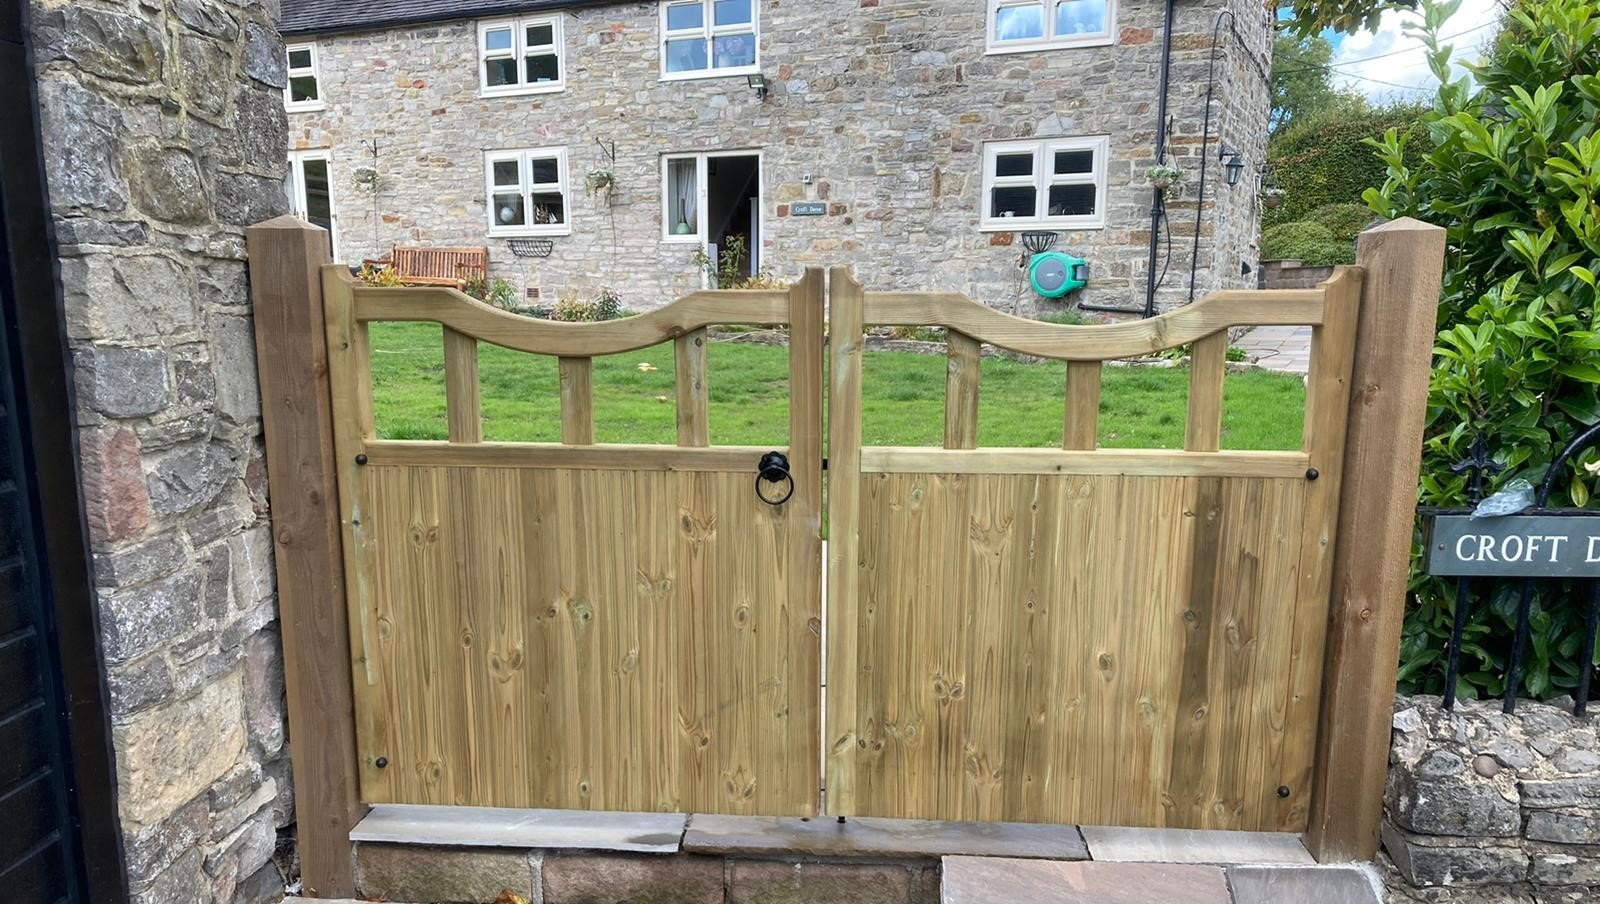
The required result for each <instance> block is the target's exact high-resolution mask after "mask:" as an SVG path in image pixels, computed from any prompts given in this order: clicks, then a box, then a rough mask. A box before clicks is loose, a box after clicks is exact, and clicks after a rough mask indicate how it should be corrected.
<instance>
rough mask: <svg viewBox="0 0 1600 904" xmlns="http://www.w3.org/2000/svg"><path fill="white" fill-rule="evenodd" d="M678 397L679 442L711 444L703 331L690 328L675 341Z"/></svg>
mask: <svg viewBox="0 0 1600 904" xmlns="http://www.w3.org/2000/svg"><path fill="white" fill-rule="evenodd" d="M673 361H674V362H675V364H676V371H677V372H676V374H675V378H676V379H675V385H676V387H677V396H678V445H680V446H695V447H701V446H709V445H711V415H710V412H711V387H710V386H709V384H707V382H706V331H705V330H704V329H699V330H691V331H690V332H687V333H685V334H683V335H682V336H679V337H678V338H677V339H676V340H675V341H674V348H673Z"/></svg>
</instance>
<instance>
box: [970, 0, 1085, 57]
mask: <svg viewBox="0 0 1600 904" xmlns="http://www.w3.org/2000/svg"><path fill="white" fill-rule="evenodd" d="M1116 25H1117V0H989V42H988V43H989V52H990V53H1020V52H1023V51H1028V50H1051V49H1055V48H1058V47H1095V46H1102V45H1106V44H1113V43H1116V35H1115V29H1116Z"/></svg>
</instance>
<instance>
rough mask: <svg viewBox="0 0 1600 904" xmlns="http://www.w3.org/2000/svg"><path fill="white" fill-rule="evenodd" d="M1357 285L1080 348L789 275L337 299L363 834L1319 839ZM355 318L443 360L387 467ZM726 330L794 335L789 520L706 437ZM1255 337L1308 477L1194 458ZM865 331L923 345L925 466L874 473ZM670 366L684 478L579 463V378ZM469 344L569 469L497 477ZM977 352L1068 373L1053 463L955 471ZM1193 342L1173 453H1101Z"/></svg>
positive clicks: (602, 454) (635, 458) (1177, 315)
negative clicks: (1147, 359) (486, 827)
mask: <svg viewBox="0 0 1600 904" xmlns="http://www.w3.org/2000/svg"><path fill="white" fill-rule="evenodd" d="M1361 282H1362V271H1361V270H1359V269H1356V268H1346V269H1342V270H1341V271H1339V273H1338V274H1337V275H1336V276H1335V277H1334V278H1333V279H1332V280H1331V281H1330V282H1329V283H1326V284H1324V285H1323V286H1322V287H1320V288H1317V289H1312V290H1300V291H1280V292H1225V293H1221V294H1217V295H1213V296H1211V297H1208V298H1206V299H1204V300H1202V301H1200V302H1198V303H1196V304H1194V305H1192V306H1189V307H1187V308H1184V309H1182V310H1179V311H1176V312H1174V313H1170V314H1167V315H1164V316H1162V317H1159V318H1156V319H1153V320H1147V321H1143V322H1138V323H1124V324H1116V325H1105V326H1088V327H1073V326H1056V325H1050V324H1043V323H1038V322H1034V321H1028V320H1021V319H1018V318H1014V317H1010V316H1008V315H1005V314H1002V313H999V312H996V311H993V310H990V309H988V308H986V307H984V306H982V305H980V304H978V303H976V302H974V301H972V300H971V299H968V298H966V297H964V296H960V295H944V294H900V293H878V292H865V291H863V290H862V287H861V285H860V284H859V283H857V282H856V281H855V280H854V279H853V278H852V276H851V275H850V273H849V272H848V271H846V270H839V269H836V270H834V271H833V272H832V274H831V277H830V279H829V286H828V288H827V290H826V291H825V288H824V273H823V272H822V271H821V270H811V271H808V272H807V273H806V275H805V277H804V278H803V279H802V280H801V281H800V282H799V283H798V284H796V285H795V286H793V287H792V288H791V289H790V290H788V291H760V292H702V293H696V294H693V295H689V296H687V297H684V298H681V299H679V300H677V301H675V302H673V303H672V304H671V305H668V306H667V307H665V308H663V309H661V310H658V311H654V312H651V313H648V314H644V315H642V316H639V317H634V318H630V319H626V320H620V321H613V322H609V323H599V324H582V325H577V324H561V323H551V322H544V321H537V320H531V319H526V318H521V317H516V316H513V315H511V314H507V313H504V312H501V311H498V310H495V309H493V308H490V307H488V306H486V305H483V304H480V303H478V302H476V301H473V300H471V299H469V298H467V297H466V296H463V295H460V294H459V293H456V292H454V291H451V290H448V289H386V288H372V287H364V286H359V285H356V284H354V283H352V282H351V281H350V279H349V277H348V275H347V272H346V271H344V270H343V269H342V268H339V267H328V268H325V269H324V271H323V297H324V300H325V310H326V317H327V329H328V348H329V356H330V378H331V392H332V397H333V424H334V434H335V444H336V454H337V460H338V478H339V496H340V504H341V509H342V521H343V524H344V530H345V536H344V545H343V548H344V555H345V582H346V586H347V589H348V594H347V602H348V613H349V620H350V632H351V643H350V645H351V648H352V651H353V656H352V659H353V676H354V685H355V688H354V689H355V710H356V720H357V731H356V735H357V738H356V741H357V751H358V754H359V760H360V765H359V784H360V793H361V798H362V800H364V801H366V802H368V803H394V802H398V803H432V804H458V805H491V806H503V807H555V808H580V809H605V810H667V811H688V812H714V813H737V814H768V815H812V814H816V813H818V812H819V809H820V810H821V811H823V812H826V813H828V814H830V815H832V814H837V815H871V816H891V817H915V818H936V819H952V820H1021V821H1045V822H1063V823H1068V822H1078V823H1103V824H1121V825H1152V826H1181V827H1193V828H1232V829H1250V830H1292V831H1299V830H1302V829H1304V828H1305V827H1306V825H1307V812H1308V801H1309V799H1310V797H1311V792H1310V786H1311V784H1312V772H1313V762H1314V759H1315V748H1316V741H1317V731H1318V706H1319V700H1320V698H1321V693H1322V690H1323V684H1324V667H1323V662H1324V649H1325V641H1326V633H1327V629H1328V624H1329V613H1330V582H1331V565H1330V563H1331V560H1332V550H1333V543H1334V540H1335V537H1334V534H1335V531H1336V527H1337V523H1338V515H1339V512H1338V508H1339V504H1338V500H1339V498H1340V493H1339V484H1340V478H1341V474H1340V472H1341V469H1342V462H1343V456H1344V443H1345V425H1346V424H1345V422H1346V416H1347V411H1348V409H1349V401H1350V400H1349V393H1350V375H1351V367H1352V357H1353V354H1354V351H1355V336H1356V323H1357V309H1358V306H1359V304H1360V300H1361V295H1362V293H1361ZM825 307H826V309H827V314H826V317H825V315H824V309H825ZM380 321H431V322H436V323H439V324H442V326H443V340H444V365H445V383H446V396H447V404H448V423H449V440H448V441H447V442H402V441H392V440H382V439H378V438H377V435H376V432H375V429H374V416H373V401H372V386H371V370H370V355H371V352H370V348H369V342H368V334H367V325H368V324H369V323H373V322H380ZM721 323H760V324H770V325H782V326H785V327H787V330H788V338H789V342H788V353H789V395H790V403H791V404H790V414H789V444H788V446H787V447H786V448H785V449H783V450H782V451H785V452H786V454H787V456H788V461H789V466H790V473H791V475H792V478H793V483H794V486H793V490H794V492H793V495H792V496H791V497H790V498H788V500H787V501H786V502H783V503H781V504H777V505H774V504H770V503H768V502H765V501H762V500H761V499H760V498H758V496H757V494H756V492H755V490H756V489H757V478H756V471H757V464H758V461H759V460H760V459H761V457H762V455H763V453H765V452H768V451H769V449H767V448H765V447H762V448H754V447H745V448H740V447H728V446H715V445H712V444H711V443H710V441H709V430H708V423H707V409H708V390H709V381H714V380H716V379H718V378H719V376H723V375H721V374H718V373H716V372H710V373H708V372H707V366H706V360H707V354H706V352H707V349H706V342H707V337H706V330H707V327H709V326H712V325H715V324H721ZM1258 324H1268V325H1272V324H1309V325H1311V326H1313V327H1314V328H1315V329H1314V340H1313V352H1312V361H1311V373H1310V377H1309V380H1308V384H1307V385H1308V393H1307V401H1306V411H1305V428H1304V441H1303V446H1302V448H1301V449H1300V450H1299V451H1287V452H1236V451H1223V450H1221V449H1220V448H1219V440H1220V438H1221V433H1222V428H1221V424H1222V395H1223V392H1222V390H1223V378H1224V372H1225V360H1226V350H1227V341H1228V330H1229V329H1230V328H1233V327H1239V326H1247V325H1258ZM878 325H913V326H937V327H944V328H945V329H946V330H947V331H948V343H949V358H948V378H947V393H946V410H945V436H944V444H943V447H942V448H899V447H895V448H885V447H867V446H863V445H862V431H863V418H864V415H863V412H862V359H863V355H862V352H863V346H864V337H865V334H866V330H867V328H868V327H871V326H878ZM825 332H828V333H831V341H825ZM668 341H670V342H673V343H675V345H676V362H677V373H676V377H677V379H676V386H677V398H676V403H677V412H678V420H677V423H678V442H677V444H676V445H675V446H641V445H626V446H618V445H597V444H595V442H594V414H593V405H592V391H591V381H590V369H591V359H592V358H593V357H594V356H597V355H612V354H619V353H624V352H628V351H632V350H636V349H641V348H645V347H648V346H653V345H656V344H658V343H661V342H668ZM484 342H487V343H493V344H495V345H499V346H503V347H506V348H509V349H515V350H520V351H522V352H527V353H532V354H536V355H549V356H555V357H557V358H559V359H560V364H559V367H560V386H561V389H560V391H561V422H562V423H561V433H562V440H563V441H562V442H561V443H559V444H508V443H496V442H485V441H483V435H482V427H481V418H480V414H479V390H478V375H477V374H478V370H477V350H478V345H479V343H484ZM983 343H988V344H992V345H994V346H998V347H1001V348H1005V349H1009V350H1011V351H1013V352H1018V353H1021V354H1025V355H1033V356H1038V357H1043V358H1051V359H1060V360H1063V361H1065V362H1066V368H1065V369H1066V380H1065V386H1064V392H1063V417H1062V442H1061V446H1060V448H1054V449H995V448H977V442H976V439H977V411H978V405H977V400H978V392H979V349H980V345H981V344H983ZM1186 345H1187V346H1191V355H1192V366H1191V368H1190V371H1189V374H1190V387H1189V400H1188V418H1187V428H1186V442H1185V447H1184V448H1183V449H1182V450H1111V449H1101V448H1097V442H1096V435H1097V424H1096V418H1097V413H1098V411H1099V407H1100V378H1101V373H1102V362H1103V361H1105V360H1108V359H1114V358H1121V357H1127V356H1133V355H1142V354H1147V353H1150V352H1154V351H1158V350H1162V349H1167V348H1173V347H1178V346H1186ZM829 346H831V347H829ZM825 348H826V349H827V350H826V351H825ZM825 362H828V363H829V364H830V365H831V366H829V367H828V368H827V370H828V372H829V374H828V378H827V384H828V386H829V392H828V405H829V420H828V421H827V444H826V445H827V448H826V451H824V443H823V433H824V417H823V401H824V382H825V380H824V364H825ZM1289 416H1290V415H1289V414H1288V413H1285V417H1289ZM824 455H826V460H827V463H828V470H827V472H826V473H827V481H826V486H827V500H828V505H827V508H826V512H827V536H828V537H829V540H830V543H829V548H828V556H827V599H826V618H824V601H823V593H822V584H823V581H822V577H823V562H822V550H823V542H822V536H823V512H824V507H823V496H824ZM764 489H766V490H767V495H768V496H769V497H776V496H779V495H781V491H782V490H783V489H784V488H783V487H781V486H765V487H764ZM824 622H826V631H824ZM824 635H826V646H827V659H826V662H827V669H826V675H824V674H823V668H822V663H823V661H824V660H823V645H824ZM824 684H825V685H826V694H825V695H824V693H823V692H822V690H821V688H822V686H823V685H824ZM819 747H820V748H821V749H820V753H819ZM819 791H821V792H822V793H821V794H820V795H819Z"/></svg>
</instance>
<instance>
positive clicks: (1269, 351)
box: [1233, 326, 1311, 376]
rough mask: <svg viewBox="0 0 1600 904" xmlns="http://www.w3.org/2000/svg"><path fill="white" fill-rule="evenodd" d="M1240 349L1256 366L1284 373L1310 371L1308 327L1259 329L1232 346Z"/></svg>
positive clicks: (1309, 334) (1264, 327)
mask: <svg viewBox="0 0 1600 904" xmlns="http://www.w3.org/2000/svg"><path fill="white" fill-rule="evenodd" d="M1233 347H1234V348H1242V349H1244V351H1245V354H1247V355H1249V356H1250V359H1251V360H1252V361H1254V362H1255V363H1257V364H1259V365H1261V366H1262V367H1265V368H1267V369H1268V370H1275V371H1279V372H1281V373H1286V374H1300V375H1301V376H1304V375H1305V373H1306V372H1307V371H1308V370H1310V369H1311V327H1309V326H1258V327H1256V328H1255V329H1253V330H1251V331H1250V332H1248V333H1245V334H1244V335H1243V336H1241V337H1239V340H1238V341H1237V342H1235V343H1233Z"/></svg>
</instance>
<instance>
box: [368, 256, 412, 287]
mask: <svg viewBox="0 0 1600 904" xmlns="http://www.w3.org/2000/svg"><path fill="white" fill-rule="evenodd" d="M356 279H359V280H361V281H362V282H364V283H366V284H367V285H369V286H382V287H384V288H393V287H395V286H403V285H405V281H404V280H402V279H401V278H400V274H399V273H398V272H397V271H396V270H395V269H394V268H393V267H380V266H378V265H377V264H373V263H370V262H369V263H364V264H362V265H361V269H360V270H358V271H356Z"/></svg>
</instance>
